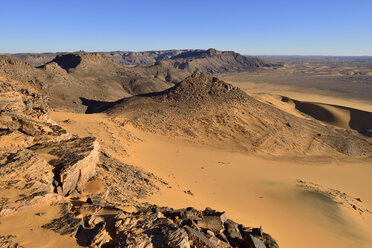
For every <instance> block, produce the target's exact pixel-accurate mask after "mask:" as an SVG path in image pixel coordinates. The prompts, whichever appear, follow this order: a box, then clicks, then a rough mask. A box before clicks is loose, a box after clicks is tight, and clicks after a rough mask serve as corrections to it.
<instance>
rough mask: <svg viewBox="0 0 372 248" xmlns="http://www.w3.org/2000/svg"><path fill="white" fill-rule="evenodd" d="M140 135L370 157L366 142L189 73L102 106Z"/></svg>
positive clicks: (264, 149) (261, 150)
mask: <svg viewBox="0 0 372 248" xmlns="http://www.w3.org/2000/svg"><path fill="white" fill-rule="evenodd" d="M96 110H97V111H102V110H105V111H106V113H108V114H110V115H111V116H113V117H114V118H116V119H117V120H118V122H119V123H120V122H121V123H123V125H125V124H126V123H131V124H132V125H134V126H136V127H138V128H141V129H143V130H145V131H149V132H154V133H161V134H163V135H170V136H173V137H174V136H178V137H181V138H184V139H186V140H193V141H198V142H201V143H208V144H211V145H213V144H218V143H221V144H224V145H226V144H229V145H230V146H229V147H235V148H237V149H240V150H244V151H248V152H255V153H265V154H271V155H279V156H280V155H283V156H288V155H299V156H301V155H319V156H330V155H331V154H333V155H335V156H336V155H341V156H345V155H346V156H356V157H370V156H371V155H372V150H371V147H372V146H371V145H372V143H371V142H372V140H371V139H370V138H367V137H363V136H362V135H360V134H359V133H358V132H357V131H355V132H354V131H350V130H344V129H338V128H333V127H330V126H325V125H323V124H321V123H320V122H319V121H317V120H315V119H311V118H308V117H306V116H304V117H303V118H301V117H297V116H294V115H292V114H289V113H287V112H284V111H282V110H280V109H278V108H276V107H275V106H273V105H269V104H267V103H264V102H262V101H259V100H258V99H256V98H255V97H253V96H250V95H247V94H246V93H245V92H243V91H242V90H240V89H239V88H237V87H234V86H232V85H230V84H228V83H225V82H223V81H221V80H219V79H218V78H215V77H212V76H208V75H206V74H204V73H201V72H195V73H193V74H192V76H189V77H187V78H186V79H185V80H183V81H182V82H181V83H179V84H178V85H176V86H174V87H172V88H170V89H168V90H165V91H163V92H159V93H152V94H147V95H139V96H134V97H130V98H125V99H122V100H120V101H117V102H115V103H109V104H106V105H102V106H101V109H99V108H98V109H96Z"/></svg>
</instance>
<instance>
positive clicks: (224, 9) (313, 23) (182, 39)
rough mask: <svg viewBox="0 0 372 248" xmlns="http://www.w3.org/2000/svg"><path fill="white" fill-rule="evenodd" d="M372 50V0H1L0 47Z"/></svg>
mask: <svg viewBox="0 0 372 248" xmlns="http://www.w3.org/2000/svg"><path fill="white" fill-rule="evenodd" d="M211 47H213V48H216V49H219V50H234V51H237V52H240V53H242V54H251V55H259V54H261V55H263V54H290V55H372V0H253V1H252V0H245V1H243V0H241V1H240V0H226V1H219V0H213V1H212V0H184V1H179V0H166V1H165V0H164V1H162V0H151V1H150V0H148V1H145V0H131V1H125V0H121V1H119V0H100V1H98V0H60V1H57V0H0V52H1V53H15V52H56V51H77V50H85V51H114V50H126V51H128V50H131V51H145V50H165V49H184V48H202V49H207V48H211Z"/></svg>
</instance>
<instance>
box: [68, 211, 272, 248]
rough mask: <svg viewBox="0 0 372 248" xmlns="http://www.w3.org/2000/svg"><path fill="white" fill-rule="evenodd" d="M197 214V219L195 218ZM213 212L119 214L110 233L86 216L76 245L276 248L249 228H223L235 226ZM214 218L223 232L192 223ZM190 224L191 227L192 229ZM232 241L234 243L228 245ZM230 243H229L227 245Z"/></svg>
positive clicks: (97, 219)
mask: <svg viewBox="0 0 372 248" xmlns="http://www.w3.org/2000/svg"><path fill="white" fill-rule="evenodd" d="M196 213H197V215H195V214H196ZM219 213H220V212H217V211H214V210H212V209H209V208H208V209H206V210H205V211H198V210H196V209H193V208H187V209H178V210H173V209H170V208H164V207H163V208H160V207H157V206H149V207H146V208H142V209H140V210H139V211H138V212H134V213H128V212H121V213H119V214H117V215H116V216H115V217H114V218H113V220H112V222H113V224H114V225H113V226H112V228H113V229H114V231H113V230H111V233H110V232H109V229H108V228H107V225H108V224H109V223H108V222H107V221H106V220H105V219H104V218H102V217H100V216H98V215H91V216H88V217H87V218H86V219H85V220H84V223H82V224H81V225H80V226H79V228H78V229H77V233H76V235H75V236H76V238H77V239H78V243H80V244H82V245H85V246H89V247H93V246H94V247H102V246H103V245H104V244H110V245H112V246H113V247H133V248H134V247H173V248H190V247H205V248H222V247H225V248H228V247H249V248H262V247H265V248H276V247H278V245H277V243H276V242H275V240H274V239H273V238H271V237H270V236H269V235H267V234H265V233H257V232H255V231H253V230H254V229H252V228H247V227H244V226H242V225H238V224H235V225H236V229H235V230H234V231H233V232H232V230H231V229H229V228H226V229H225V228H224V227H223V226H224V224H226V225H231V223H235V222H233V221H231V220H228V219H225V217H226V214H225V213H224V214H223V216H224V217H222V218H221V216H222V215H219ZM208 217H217V218H219V219H220V220H221V221H222V229H220V230H216V229H215V230H212V229H209V228H207V227H203V226H200V225H198V224H195V222H194V219H195V218H196V219H199V220H203V219H208ZM191 223H193V224H192V225H191ZM232 240H234V242H231V241H232ZM230 242H231V243H230Z"/></svg>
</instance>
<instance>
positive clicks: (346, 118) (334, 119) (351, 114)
mask: <svg viewBox="0 0 372 248" xmlns="http://www.w3.org/2000/svg"><path fill="white" fill-rule="evenodd" d="M281 100H282V101H283V102H288V103H293V104H294V107H295V108H296V109H297V110H299V111H301V112H303V113H305V114H307V115H309V116H311V117H313V118H315V119H317V120H319V121H322V122H323V123H326V124H330V125H334V126H336V127H341V128H346V129H353V130H357V131H358V132H359V133H361V134H363V135H365V136H369V137H371V136H372V132H371V130H372V113H371V112H367V111H362V110H359V109H354V108H348V107H343V106H337V105H330V104H324V103H315V102H304V101H298V100H294V99H290V98H288V97H282V99H281Z"/></svg>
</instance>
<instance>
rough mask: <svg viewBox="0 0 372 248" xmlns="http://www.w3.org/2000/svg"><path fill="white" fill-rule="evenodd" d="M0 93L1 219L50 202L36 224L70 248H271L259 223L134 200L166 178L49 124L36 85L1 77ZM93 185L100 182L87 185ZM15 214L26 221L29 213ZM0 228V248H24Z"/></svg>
mask: <svg viewBox="0 0 372 248" xmlns="http://www.w3.org/2000/svg"><path fill="white" fill-rule="evenodd" d="M0 99H1V103H2V104H1V105H0V107H1V108H0V140H1V142H0V148H1V149H0V178H1V179H0V191H1V198H0V225H2V222H3V220H5V219H6V218H7V217H9V216H14V215H19V214H22V213H23V214H27V213H29V214H31V215H37V216H39V217H40V219H41V220H43V218H44V217H43V216H44V215H48V214H49V213H48V211H52V210H53V209H55V208H57V209H58V211H57V214H56V216H54V217H53V219H52V220H49V221H45V222H43V221H40V226H37V228H42V229H45V230H50V231H53V232H55V233H57V234H59V235H63V236H69V237H73V238H74V239H75V240H76V247H78V246H89V247H179V248H187V247H253V248H259V247H267V248H271V247H278V245H277V243H276V242H275V240H274V239H272V238H271V236H269V235H267V234H265V233H263V232H262V229H260V228H248V227H244V226H242V225H238V224H237V223H235V222H233V221H232V220H229V219H227V216H226V214H225V213H224V212H218V211H214V210H212V209H209V208H207V209H205V210H204V211H199V210H196V209H193V208H187V209H180V210H174V209H170V208H166V207H157V206H153V205H149V204H147V203H140V202H139V201H138V200H139V199H142V198H144V197H146V196H148V195H149V194H152V193H154V192H156V191H157V190H158V185H161V184H166V182H164V181H163V180H161V179H160V178H158V177H156V176H155V175H153V174H151V173H147V172H144V171H142V170H141V169H139V168H137V167H135V166H131V165H127V164H124V163H122V162H120V161H118V160H115V159H113V158H111V157H110V156H109V155H107V154H106V153H104V152H102V151H101V150H100V145H99V144H98V142H97V141H96V139H95V138H93V137H84V138H80V137H77V136H72V135H70V134H68V133H67V132H66V131H65V130H63V129H62V128H61V127H59V126H58V125H55V124H54V123H53V121H52V120H50V118H49V111H48V105H47V102H46V98H45V97H43V95H42V94H40V92H38V91H37V89H36V87H35V85H32V84H31V83H22V82H18V81H14V80H8V79H5V78H0ZM92 184H93V185H96V186H97V185H101V186H102V188H101V189H100V190H93V191H92V190H88V188H89V187H88V185H92ZM40 206H48V208H47V209H46V211H47V212H40V210H39V209H40ZM127 206H132V207H136V208H137V210H136V211H133V212H127V211H124V210H123V208H124V207H127ZM29 209H35V210H34V212H35V211H36V213H34V212H27V210H29ZM41 209H45V208H41ZM53 211H54V210H53ZM22 216H25V217H24V218H22V221H23V222H24V224H25V225H26V226H28V225H30V223H29V222H28V221H31V220H32V218H31V217H30V216H27V215H22ZM45 220H46V219H45ZM34 225H35V224H34ZM2 230H3V231H4V230H5V232H7V233H8V232H10V234H6V235H3V234H1V235H0V246H1V247H27V243H22V242H21V241H19V240H21V239H18V237H17V236H16V235H13V234H12V233H11V232H12V230H7V228H6V227H5V228H3V227H2ZM30 231H31V232H32V231H33V229H30ZM44 237H45V238H46V239H47V238H50V237H51V235H50V233H48V235H45V236H44ZM59 237H61V236H59Z"/></svg>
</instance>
